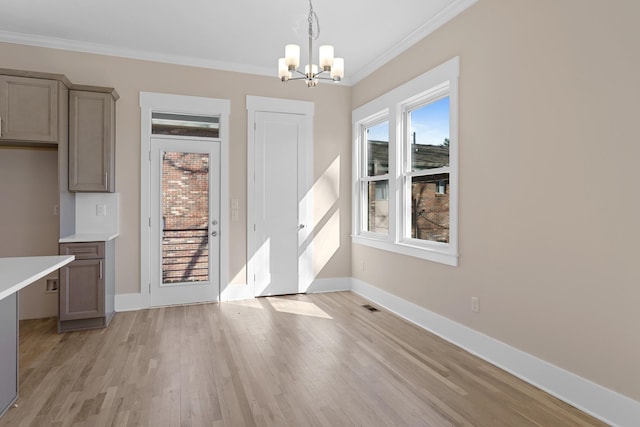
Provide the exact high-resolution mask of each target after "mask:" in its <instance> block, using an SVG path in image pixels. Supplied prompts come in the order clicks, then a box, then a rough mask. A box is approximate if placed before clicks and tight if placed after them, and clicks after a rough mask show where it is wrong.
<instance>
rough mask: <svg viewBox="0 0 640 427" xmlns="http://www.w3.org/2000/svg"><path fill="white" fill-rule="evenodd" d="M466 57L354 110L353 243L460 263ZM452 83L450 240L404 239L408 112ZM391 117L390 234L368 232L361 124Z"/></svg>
mask: <svg viewBox="0 0 640 427" xmlns="http://www.w3.org/2000/svg"><path fill="white" fill-rule="evenodd" d="M459 70H460V59H459V57H454V58H452V59H450V60H448V61H447V62H445V63H443V64H441V65H439V66H438V67H436V68H434V69H432V70H430V71H428V72H426V73H424V74H422V75H420V76H418V77H416V78H415V79H413V80H410V81H409V82H407V83H405V84H403V85H401V86H399V87H397V88H395V89H393V90H391V91H389V92H387V93H385V94H383V95H382V96H380V97H378V98H376V99H374V100H372V101H370V102H369V103H367V104H365V105H363V106H361V107H359V108H357V109H355V110H354V111H353V112H352V124H353V163H352V170H353V174H352V212H353V214H352V230H353V231H352V233H353V234H352V241H353V243H357V244H361V245H365V246H370V247H373V248H377V249H382V250H386V251H391V252H395V253H399V254H402V255H408V256H413V257H417V258H422V259H426V260H429V261H434V262H439V263H442V264H447V265H451V266H457V265H458V191H459V183H458V76H459ZM446 85H448V91H447V93H448V96H449V102H450V104H449V126H450V135H449V141H450V145H449V168H448V169H449V190H450V194H449V209H450V212H449V221H450V223H449V227H450V228H449V243H439V242H430V241H429V242H427V241H419V240H416V239H407V238H405V237H404V233H403V227H405V224H406V221H407V219H406V218H401V217H400V216H401V215H403V214H405V215H406V209H405V210H403V209H401V206H400V202H401V201H402V200H404V197H403V192H404V191H406V190H405V189H404V188H405V185H404V180H405V178H404V177H405V176H410V175H411V173H406V172H405V173H403V172H404V170H405V168H404V167H403V166H404V162H405V161H406V160H405V159H406V157H407V156H406V153H405V152H404V150H405V147H404V144H403V143H402V141H403V133H404V132H405V131H404V130H403V129H402V125H401V124H402V123H403V120H402V116H403V114H405V111H406V109H407V106H410V105H412V103H415V102H420V101H422V100H424V99H427V98H428V97H429V96H434V95H433V94H436V95H435V96H436V98H437V96H438V95H437V94H439V93H442V87H444V86H446ZM385 115H386V117H388V119H389V234H388V235H381V234H380V233H371V232H367V231H363V230H364V228H363V225H364V224H363V221H364V218H362V212H363V208H362V207H363V203H364V200H363V197H364V195H363V194H362V192H361V190H360V177H359V174H360V171H361V170H362V167H363V166H362V165H363V161H364V153H363V147H364V145H363V141H362V131H361V128H362V126H363V125H365V124H369V123H373V122H374V121H376V120H379V119H380V118H381V117H385Z"/></svg>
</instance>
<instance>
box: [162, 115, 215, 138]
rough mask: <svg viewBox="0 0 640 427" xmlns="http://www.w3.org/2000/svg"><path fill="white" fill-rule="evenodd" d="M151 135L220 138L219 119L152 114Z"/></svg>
mask: <svg viewBox="0 0 640 427" xmlns="http://www.w3.org/2000/svg"><path fill="white" fill-rule="evenodd" d="M151 133H152V134H154V135H180V136H199V137H206V138H219V137H220V118H219V117H213V116H189V115H184V114H170V113H152V114H151Z"/></svg>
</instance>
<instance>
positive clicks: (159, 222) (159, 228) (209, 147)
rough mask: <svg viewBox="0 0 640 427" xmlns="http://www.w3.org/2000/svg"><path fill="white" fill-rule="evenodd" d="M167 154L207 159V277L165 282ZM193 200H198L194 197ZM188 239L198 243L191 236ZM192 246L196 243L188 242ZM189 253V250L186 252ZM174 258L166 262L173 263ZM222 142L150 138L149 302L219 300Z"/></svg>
mask: <svg viewBox="0 0 640 427" xmlns="http://www.w3.org/2000/svg"><path fill="white" fill-rule="evenodd" d="M164 153H199V154H203V155H206V156H207V158H208V184H209V185H208V209H207V212H205V214H208V218H207V221H206V223H207V224H208V229H207V231H206V234H207V236H208V242H207V243H206V250H207V251H208V256H207V257H206V259H207V260H208V266H207V268H208V273H207V276H208V277H207V280H205V281H193V282H191V281H190V282H181V283H163V282H164V280H163V272H162V269H163V260H162V256H163V255H162V244H163V243H162V240H163V228H165V227H164V218H163V209H162V199H163V197H164V194H163V185H162V173H163V167H165V165H164V162H163V160H162V159H163V154H164ZM191 202H195V201H193V200H191ZM189 241H194V242H196V241H197V239H193V238H191V239H190V240H189ZM186 247H188V248H193V247H194V244H193V243H192V244H188V245H186ZM187 252H190V251H187ZM170 262H173V261H167V263H170ZM219 273H220V142H219V141H216V140H204V139H200V138H198V139H195V138H194V139H189V138H179V139H178V138H166V137H156V138H152V139H151V289H150V293H151V299H150V305H151V306H152V307H153V306H164V305H175V304H190V303H200V302H213V301H218V298H219V294H220V274H219Z"/></svg>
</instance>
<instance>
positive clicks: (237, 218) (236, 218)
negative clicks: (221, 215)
mask: <svg viewBox="0 0 640 427" xmlns="http://www.w3.org/2000/svg"><path fill="white" fill-rule="evenodd" d="M231 221H233V222H236V221H240V211H239V210H238V209H233V210H232V211H231Z"/></svg>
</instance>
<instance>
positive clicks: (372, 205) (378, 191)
mask: <svg viewBox="0 0 640 427" xmlns="http://www.w3.org/2000/svg"><path fill="white" fill-rule="evenodd" d="M388 194H389V181H387V180H384V181H376V182H369V188H368V191H367V207H368V211H367V231H372V232H374V233H382V234H389V196H388Z"/></svg>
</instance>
